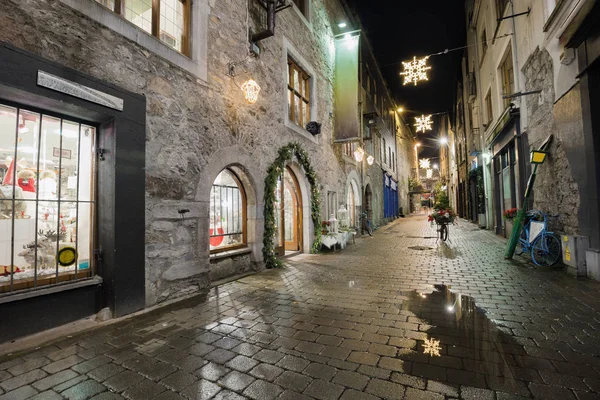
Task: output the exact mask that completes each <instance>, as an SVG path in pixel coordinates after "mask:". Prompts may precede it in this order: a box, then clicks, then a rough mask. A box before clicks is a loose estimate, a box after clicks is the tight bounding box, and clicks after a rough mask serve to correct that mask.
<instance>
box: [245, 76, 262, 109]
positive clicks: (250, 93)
mask: <svg viewBox="0 0 600 400" xmlns="http://www.w3.org/2000/svg"><path fill="white" fill-rule="evenodd" d="M242 91H243V92H244V97H245V98H246V101H247V102H248V103H250V104H254V103H256V101H257V100H258V93H259V92H260V86H258V83H256V82H255V81H254V80H252V79H250V80H248V81H246V82H244V84H243V85H242Z"/></svg>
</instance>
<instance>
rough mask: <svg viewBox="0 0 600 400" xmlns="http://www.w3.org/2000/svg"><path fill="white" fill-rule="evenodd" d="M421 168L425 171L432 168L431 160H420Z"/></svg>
mask: <svg viewBox="0 0 600 400" xmlns="http://www.w3.org/2000/svg"><path fill="white" fill-rule="evenodd" d="M419 167H420V168H423V169H429V168H431V161H429V158H421V159H420V160H419Z"/></svg>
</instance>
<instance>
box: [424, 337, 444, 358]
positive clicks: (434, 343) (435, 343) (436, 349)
mask: <svg viewBox="0 0 600 400" xmlns="http://www.w3.org/2000/svg"><path fill="white" fill-rule="evenodd" d="M441 349H442V346H440V341H439V340H435V339H434V338H431V339H425V342H424V343H423V353H425V354H429V355H431V356H437V357H439V356H440V350H441Z"/></svg>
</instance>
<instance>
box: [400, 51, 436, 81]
mask: <svg viewBox="0 0 600 400" xmlns="http://www.w3.org/2000/svg"><path fill="white" fill-rule="evenodd" d="M428 58H429V57H423V58H420V59H418V60H417V57H414V58H413V60H412V61H408V62H405V61H402V65H403V66H404V71H403V72H400V75H404V85H406V84H407V83H411V82H412V83H414V84H415V86H417V82H419V81H428V80H429V78H428V77H427V70H428V69H431V67H429V66H427V59H428Z"/></svg>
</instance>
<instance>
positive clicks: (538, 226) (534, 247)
mask: <svg viewBox="0 0 600 400" xmlns="http://www.w3.org/2000/svg"><path fill="white" fill-rule="evenodd" d="M556 217H558V215H548V214H544V213H543V212H541V211H539V210H532V211H529V212H527V214H526V218H525V223H524V225H523V230H522V231H521V235H520V236H519V248H520V252H518V253H517V254H518V255H520V254H523V253H525V252H528V253H531V260H532V261H533V263H534V264H535V265H537V266H539V267H552V266H553V265H554V264H556V263H557V262H558V260H559V259H560V257H561V254H560V240H558V238H557V237H556V235H555V234H554V232H551V231H549V230H548V221H549V219H550V218H556ZM540 219H541V220H540ZM532 230H533V233H534V234H535V237H534V238H533V239H532V238H531V237H530V236H531V234H532ZM538 231H539V232H538ZM536 232H537V233H536ZM530 239H532V240H530Z"/></svg>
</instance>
